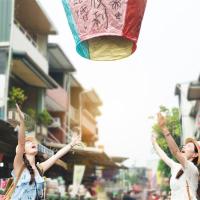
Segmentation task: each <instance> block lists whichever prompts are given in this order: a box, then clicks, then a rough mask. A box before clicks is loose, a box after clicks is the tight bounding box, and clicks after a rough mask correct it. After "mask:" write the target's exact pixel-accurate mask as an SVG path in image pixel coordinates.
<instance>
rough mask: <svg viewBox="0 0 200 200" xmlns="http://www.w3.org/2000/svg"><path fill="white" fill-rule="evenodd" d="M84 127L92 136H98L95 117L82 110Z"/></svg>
mask: <svg viewBox="0 0 200 200" xmlns="http://www.w3.org/2000/svg"><path fill="white" fill-rule="evenodd" d="M81 121H82V127H83V128H85V129H86V130H87V131H89V133H90V134H96V133H97V131H96V120H95V119H94V117H93V116H92V115H91V114H90V113H89V112H88V111H87V110H86V109H83V110H82V119H81ZM83 134H84V132H83Z"/></svg>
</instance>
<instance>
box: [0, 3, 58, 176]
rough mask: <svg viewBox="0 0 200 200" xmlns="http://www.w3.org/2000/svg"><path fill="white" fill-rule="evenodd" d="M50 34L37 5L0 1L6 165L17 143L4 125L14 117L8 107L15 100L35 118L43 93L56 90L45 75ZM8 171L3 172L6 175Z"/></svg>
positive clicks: (0, 137)
mask: <svg viewBox="0 0 200 200" xmlns="http://www.w3.org/2000/svg"><path fill="white" fill-rule="evenodd" d="M50 34H56V29H55V27H54V25H53V24H52V22H51V21H50V20H49V18H48V16H47V15H46V13H45V12H44V10H43V9H42V7H41V5H40V4H39V3H38V1H26V0H15V1H14V0H2V1H0V118H1V130H0V142H1V145H0V146H1V147H0V151H1V152H4V156H3V155H2V154H1V159H4V160H5V158H6V156H7V159H6V160H7V161H8V163H7V164H9V160H12V158H11V157H12V156H11V155H13V153H14V152H15V148H13V147H15V145H16V141H17V140H16V137H17V134H16V133H14V132H13V128H12V127H11V126H10V125H9V124H6V121H7V120H8V119H13V117H15V116H14V115H15V113H14V112H9V110H10V106H11V105H10V104H9V103H11V100H12V99H13V98H15V99H16V98H18V100H20V102H21V103H22V101H24V102H23V104H22V110H23V111H24V112H26V113H27V112H28V110H29V111H32V112H35V114H38V113H40V112H41V111H43V110H44V106H45V104H44V103H45V101H44V100H45V92H46V89H47V88H48V89H53V88H56V87H58V84H57V83H56V82H55V81H54V80H53V79H52V78H51V77H50V76H49V74H48V72H49V64H48V58H47V42H48V35H50ZM16 88H17V89H16ZM6 127H7V128H6ZM10 156H11V157H10ZM7 164H6V163H4V165H7ZM10 167H11V166H6V167H5V169H7V170H8V171H9V170H10ZM4 175H5V174H4Z"/></svg>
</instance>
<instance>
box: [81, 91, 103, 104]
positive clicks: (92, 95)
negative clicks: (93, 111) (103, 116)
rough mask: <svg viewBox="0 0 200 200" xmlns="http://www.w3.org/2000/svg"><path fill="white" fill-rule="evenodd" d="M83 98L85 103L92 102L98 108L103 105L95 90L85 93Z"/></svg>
mask: <svg viewBox="0 0 200 200" xmlns="http://www.w3.org/2000/svg"><path fill="white" fill-rule="evenodd" d="M83 96H84V100H85V101H89V102H92V103H93V104H94V105H96V106H101V105H102V101H101V99H100V98H99V96H98V95H97V93H96V91H95V90H93V89H92V90H90V91H87V92H84V93H83Z"/></svg>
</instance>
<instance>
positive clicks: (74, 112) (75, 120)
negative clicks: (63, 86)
mask: <svg viewBox="0 0 200 200" xmlns="http://www.w3.org/2000/svg"><path fill="white" fill-rule="evenodd" d="M69 109H70V111H69V113H70V120H71V122H72V124H74V125H78V124H79V112H78V109H76V108H74V107H73V106H72V105H70V108H69Z"/></svg>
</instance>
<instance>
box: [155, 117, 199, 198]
mask: <svg viewBox="0 0 200 200" xmlns="http://www.w3.org/2000/svg"><path fill="white" fill-rule="evenodd" d="M158 124H159V126H160V128H161V130H162V133H163V135H164V137H165V139H166V142H167V144H168V147H169V149H170V151H171V153H172V154H173V155H174V156H175V158H176V159H177V161H178V162H175V161H173V160H172V159H170V158H169V157H168V156H167V154H166V153H165V152H164V151H163V150H162V149H161V148H160V146H159V145H158V143H157V142H156V137H155V135H153V136H152V144H153V147H154V149H155V151H156V152H157V154H158V155H159V157H160V158H161V159H162V160H163V161H164V162H165V163H166V164H167V165H168V166H169V167H170V168H171V179H170V189H171V200H197V190H198V182H199V170H198V168H197V167H198V165H199V164H200V142H198V141H196V140H195V139H193V138H188V139H186V141H185V145H184V146H183V148H182V149H181V150H180V149H179V148H178V146H177V144H176V142H175V141H174V139H173V137H172V136H171V134H170V132H169V130H168V129H167V127H166V119H165V117H164V116H162V115H161V113H159V114H158Z"/></svg>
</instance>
